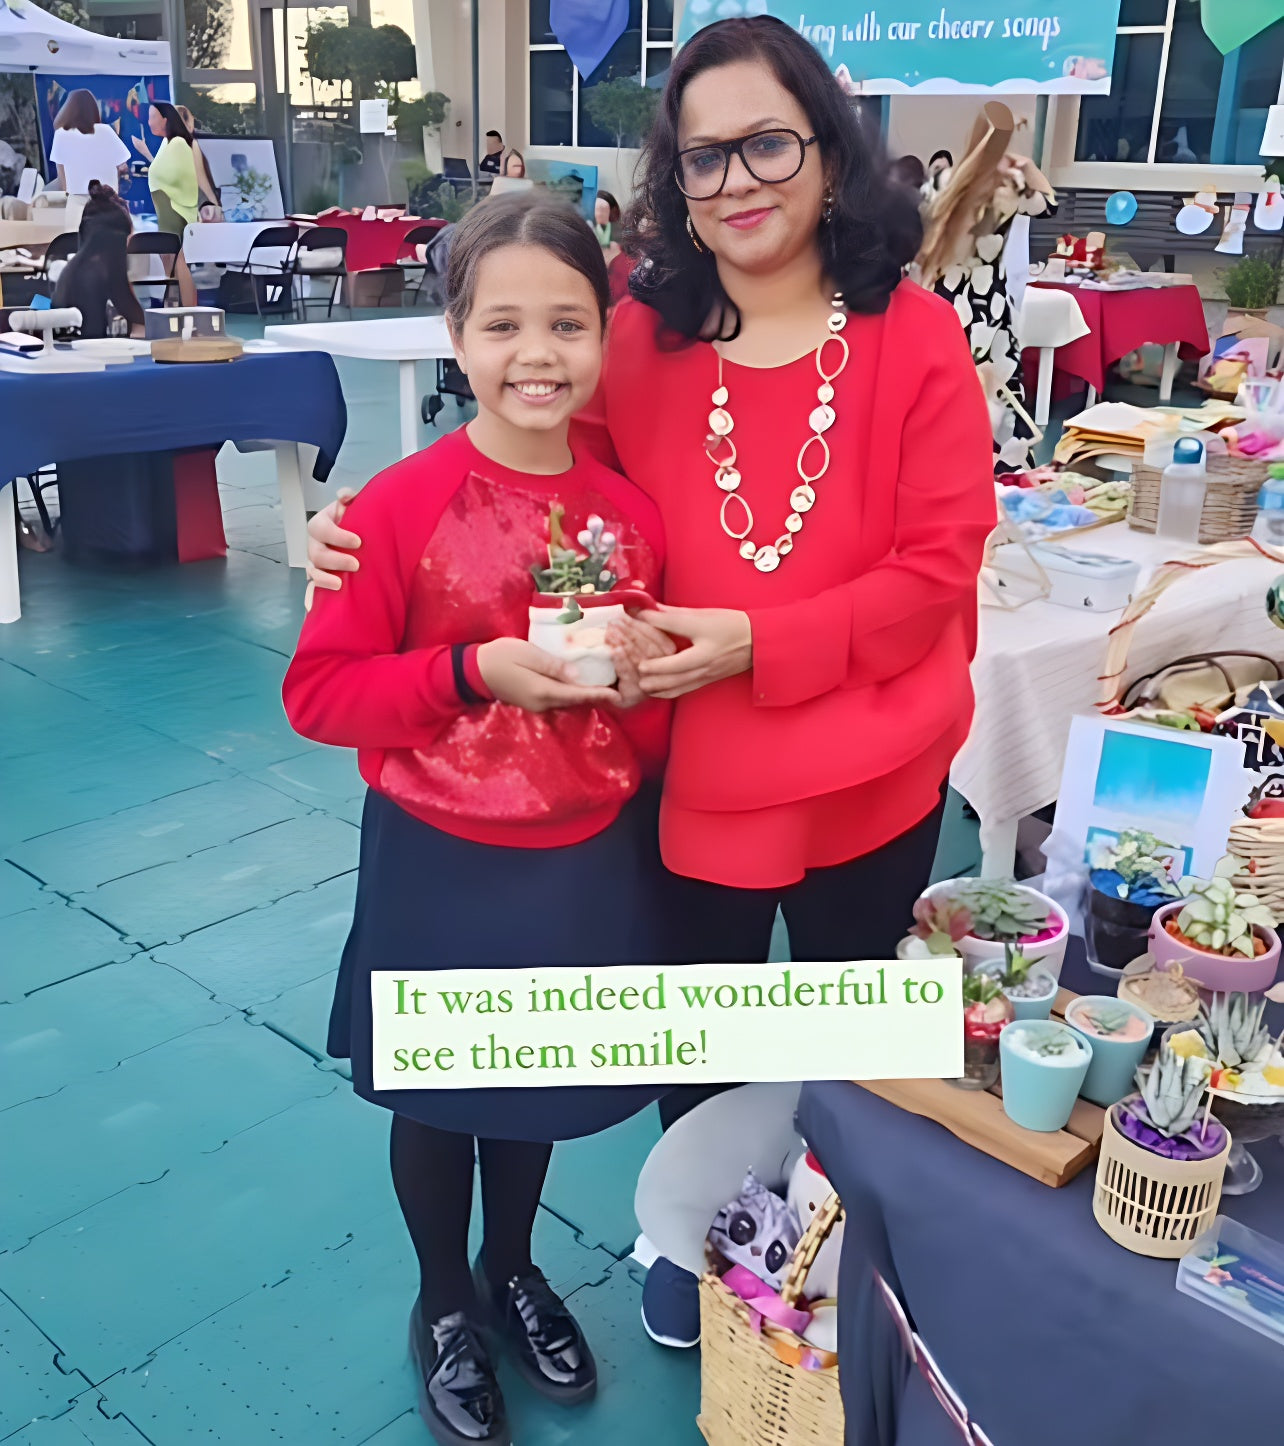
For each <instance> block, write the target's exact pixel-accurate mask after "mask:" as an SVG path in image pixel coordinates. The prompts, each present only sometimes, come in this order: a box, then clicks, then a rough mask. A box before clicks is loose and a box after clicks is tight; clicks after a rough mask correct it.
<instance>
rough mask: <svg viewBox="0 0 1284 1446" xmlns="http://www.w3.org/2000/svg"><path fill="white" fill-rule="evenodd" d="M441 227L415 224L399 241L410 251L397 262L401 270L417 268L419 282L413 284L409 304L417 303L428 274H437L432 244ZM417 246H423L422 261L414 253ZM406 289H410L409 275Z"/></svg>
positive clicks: (408, 270)
mask: <svg viewBox="0 0 1284 1446" xmlns="http://www.w3.org/2000/svg"><path fill="white" fill-rule="evenodd" d="M443 229H444V228H443V227H441V226H429V225H423V226H416V227H415V229H414V230H413V231H408V232H407V233H406V237H405V240H404V241H402V243H401V244H402V246H403V247H405V248H406V249H407V250H409V252H410V253H411V254H410V255H409V256H403V257H402V258H401V260H400V261H398V263H397V264H398V265H399V266H400V267H401V269H402V271H404V272H407V273H409V272H411V271H413V270H414V269H415V267H416V266H417V267H418V268H419V282H418V284H417V285H416V286H415V288H414V294H413V295H412V296H411V298H410V304H411V306H415V305H417V304H418V302H419V297H420V295H421V293H422V292H423V289H424V282H425V281H426V280H427V279H428V277H429V275H434V276H435V275H437V267H436V265H435V264H434V262H433V258H432V245H433V242H434V241H435V240H436V239H437V237H438V236H440V235H441V233H442V230H443ZM417 246H422V247H423V248H424V259H423V260H422V261H420V260H419V259H418V257H417V256H416V255H415V248H416V247H417ZM406 290H407V291H409V290H410V277H409V275H407V277H406Z"/></svg>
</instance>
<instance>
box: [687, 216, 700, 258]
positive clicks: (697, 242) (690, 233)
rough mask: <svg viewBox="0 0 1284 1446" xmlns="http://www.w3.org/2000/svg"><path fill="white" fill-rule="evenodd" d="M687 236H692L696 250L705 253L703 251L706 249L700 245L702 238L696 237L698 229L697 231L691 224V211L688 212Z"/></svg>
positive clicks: (692, 242)
mask: <svg viewBox="0 0 1284 1446" xmlns="http://www.w3.org/2000/svg"><path fill="white" fill-rule="evenodd" d="M687 235H688V236H690V238H691V244H692V245H693V246H694V247H695V249H696V250H697V251H703V250H704V247H703V246H702V245H701V244H700V238H699V237H698V236H697V235H696V229H695V227H694V226H693V225H692V224H691V212H690V211H688V212H687Z"/></svg>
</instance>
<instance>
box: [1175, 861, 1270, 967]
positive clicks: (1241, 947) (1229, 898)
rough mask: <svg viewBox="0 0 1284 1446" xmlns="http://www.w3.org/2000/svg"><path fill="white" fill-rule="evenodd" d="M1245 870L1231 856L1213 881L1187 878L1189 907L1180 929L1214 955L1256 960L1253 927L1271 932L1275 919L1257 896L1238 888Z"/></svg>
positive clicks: (1179, 920)
mask: <svg viewBox="0 0 1284 1446" xmlns="http://www.w3.org/2000/svg"><path fill="white" fill-rule="evenodd" d="M1243 871H1244V866H1243V864H1242V863H1240V861H1239V860H1238V859H1236V858H1233V857H1232V856H1231V855H1230V854H1227V856H1226V857H1225V858H1224V859H1222V860H1221V862H1220V863H1219V864H1218V865H1217V867H1216V868H1215V869H1214V870H1213V877H1212V878H1211V879H1196V878H1185V879H1183V880H1182V881H1181V891H1182V893H1183V894H1184V895H1185V896H1186V899H1187V903H1186V906H1185V908H1184V909H1182V911H1181V913H1180V914H1179V915H1178V916H1177V927H1178V928H1179V929H1180V930H1181V932H1182V933H1183V934H1184V935H1185V936H1186V937H1187V938H1188V939H1189V940H1190V941H1191V943H1192V944H1197V945H1198V946H1199V947H1200V948H1201V949H1207V950H1208V952H1209V953H1210V954H1225V955H1232V954H1241V955H1243V956H1244V958H1246V959H1252V958H1253V957H1254V956H1255V953H1256V945H1255V943H1254V937H1253V927H1254V925H1256V926H1257V927H1259V928H1263V929H1271V928H1274V926H1275V917H1274V915H1273V914H1272V913H1271V911H1270V910H1269V909H1268V908H1267V907H1266V905H1265V904H1263V903H1261V902H1260V900H1259V899H1258V897H1257V895H1256V894H1253V893H1249V892H1247V891H1244V890H1237V889H1236V888H1235V882H1234V881H1235V880H1236V879H1237V878H1238V877H1239V876H1240V874H1241V873H1243Z"/></svg>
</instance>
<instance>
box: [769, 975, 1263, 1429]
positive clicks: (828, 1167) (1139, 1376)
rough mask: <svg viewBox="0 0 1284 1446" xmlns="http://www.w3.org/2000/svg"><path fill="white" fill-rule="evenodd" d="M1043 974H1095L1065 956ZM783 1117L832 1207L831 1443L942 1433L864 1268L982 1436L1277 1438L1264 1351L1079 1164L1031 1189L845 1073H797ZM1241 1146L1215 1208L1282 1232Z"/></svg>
mask: <svg viewBox="0 0 1284 1446" xmlns="http://www.w3.org/2000/svg"><path fill="white" fill-rule="evenodd" d="M1062 982H1063V983H1065V984H1066V985H1067V986H1068V987H1070V988H1074V989H1077V990H1078V991H1079V992H1098V993H1102V992H1105V993H1110V992H1113V991H1112V990H1111V989H1110V988H1109V986H1108V985H1107V986H1106V987H1105V988H1104V989H1102V988H1101V985H1102V983H1103V981H1100V980H1096V981H1095V982H1094V976H1092V975H1091V974H1089V973H1088V972H1087V971H1086V969H1084V968H1083V965H1082V962H1081V958H1080V957H1079V956H1077V955H1076V957H1075V958H1074V959H1073V960H1068V961H1067V970H1066V972H1065V974H1064V975H1063V980H1062ZM1278 1027H1279V1026H1278V1025H1277V1028H1278ZM798 1123H799V1128H800V1129H801V1131H802V1133H803V1136H804V1137H805V1138H806V1140H807V1142H808V1144H809V1145H810V1146H811V1148H812V1149H813V1151H814V1152H815V1153H816V1156H817V1158H818V1159H819V1160H820V1162H821V1164H822V1165H823V1166H824V1169H825V1172H826V1174H827V1175H828V1176H829V1179H830V1182H831V1183H832V1184H833V1186H834V1188H835V1189H836V1190H837V1191H838V1193H839V1195H840V1196H841V1197H842V1200H843V1204H844V1206H845V1207H846V1211H847V1226H846V1232H845V1236H844V1244H843V1257H842V1281H843V1285H842V1290H841V1299H840V1304H839V1353H840V1370H841V1373H842V1383H843V1401H844V1404H845V1407H846V1412H847V1446H949V1443H953V1446H957V1443H958V1441H959V1439H960V1437H959V1434H958V1432H957V1431H956V1430H955V1429H954V1427H953V1426H952V1425H951V1424H950V1423H949V1421H948V1419H947V1418H946V1416H945V1414H944V1412H943V1411H942V1410H941V1408H940V1407H939V1406H938V1405H937V1404H936V1402H935V1400H934V1399H933V1397H932V1396H931V1394H930V1393H929V1392H928V1391H927V1389H926V1387H925V1386H924V1385H923V1383H922V1381H921V1379H920V1378H919V1377H918V1376H917V1374H915V1375H914V1376H913V1377H912V1378H910V1379H909V1381H908V1383H907V1379H906V1372H907V1368H906V1365H905V1363H904V1358H903V1354H902V1352H901V1350H900V1346H899V1343H898V1340H897V1337H896V1334H895V1330H894V1327H893V1325H892V1323H891V1319H890V1317H889V1316H888V1313H887V1311H886V1308H885V1307H884V1306H883V1304H882V1303H881V1301H878V1300H876V1299H875V1297H874V1295H873V1292H872V1285H871V1275H870V1271H871V1267H872V1268H875V1269H877V1270H879V1271H881V1273H882V1274H883V1276H884V1277H885V1279H886V1280H887V1281H888V1283H889V1284H890V1285H891V1286H892V1288H893V1289H894V1290H895V1291H896V1292H897V1294H898V1296H899V1297H900V1299H901V1301H902V1302H903V1303H904V1304H905V1307H906V1309H907V1311H908V1313H909V1315H910V1318H911V1320H912V1321H913V1323H914V1326H915V1328H916V1330H917V1331H918V1332H919V1334H920V1335H921V1336H922V1338H923V1340H924V1341H926V1343H927V1345H928V1346H929V1348H930V1349H931V1351H932V1353H933V1355H934V1356H935V1358H936V1362H937V1364H938V1366H939V1367H940V1369H941V1371H942V1372H943V1374H944V1375H945V1377H946V1379H947V1380H948V1381H949V1382H950V1384H951V1385H952V1386H953V1387H954V1389H955V1390H956V1391H957V1392H958V1394H959V1395H960V1396H961V1397H962V1398H963V1400H964V1401H965V1402H966V1404H967V1407H968V1411H969V1414H970V1416H971V1418H972V1419H973V1420H974V1421H976V1422H977V1423H978V1424H979V1425H980V1426H981V1427H982V1428H983V1429H984V1430H985V1431H986V1433H987V1434H988V1435H989V1437H990V1438H991V1440H992V1441H993V1442H994V1443H995V1446H1084V1443H1093V1446H1132V1443H1143V1442H1144V1443H1147V1446H1149V1443H1152V1442H1153V1443H1158V1442H1172V1443H1176V1446H1188V1443H1189V1446H1195V1443H1204V1442H1208V1441H1216V1440H1222V1439H1226V1438H1229V1437H1235V1438H1246V1439H1247V1438H1250V1437H1252V1436H1255V1435H1256V1436H1258V1437H1259V1438H1260V1439H1262V1440H1267V1439H1271V1440H1276V1441H1278V1440H1281V1439H1284V1349H1282V1348H1281V1347H1280V1346H1278V1345H1276V1344H1274V1343H1273V1342H1271V1341H1269V1340H1268V1339H1266V1337H1264V1336H1261V1335H1258V1334H1257V1333H1256V1332H1255V1331H1252V1330H1249V1329H1247V1328H1246V1327H1244V1326H1241V1325H1238V1324H1236V1323H1235V1322H1233V1321H1231V1320H1229V1319H1227V1318H1226V1317H1225V1316H1222V1315H1220V1314H1218V1312H1216V1311H1214V1310H1212V1309H1211V1308H1210V1307H1208V1306H1205V1305H1203V1304H1201V1303H1200V1302H1198V1301H1195V1300H1192V1299H1191V1298H1190V1297H1189V1296H1185V1295H1179V1294H1178V1292H1177V1289H1176V1285H1175V1282H1176V1276H1177V1264H1176V1262H1175V1261H1159V1260H1149V1259H1146V1258H1144V1257H1143V1256H1140V1255H1134V1254H1132V1253H1131V1252H1130V1251H1127V1250H1124V1249H1122V1248H1121V1247H1120V1246H1118V1245H1116V1244H1114V1242H1113V1241H1111V1240H1110V1239H1109V1237H1108V1236H1106V1235H1105V1234H1104V1233H1103V1232H1102V1231H1101V1229H1100V1228H1099V1227H1098V1225H1097V1224H1096V1222H1095V1221H1094V1219H1093V1216H1092V1186H1093V1178H1094V1171H1093V1170H1092V1169H1088V1170H1086V1171H1085V1172H1084V1173H1083V1174H1082V1175H1080V1176H1079V1178H1078V1179H1077V1180H1074V1181H1072V1182H1071V1184H1069V1185H1067V1186H1065V1187H1064V1188H1063V1189H1060V1190H1052V1189H1049V1188H1048V1187H1047V1186H1046V1185H1041V1184H1039V1183H1038V1182H1037V1181H1035V1180H1031V1179H1029V1178H1028V1177H1027V1176H1025V1175H1022V1174H1021V1173H1020V1172H1019V1171H1016V1170H1013V1169H1010V1168H1009V1167H1008V1166H1006V1165H1002V1164H1000V1163H999V1162H998V1161H996V1160H992V1159H990V1158H989V1156H987V1155H984V1154H981V1153H980V1152H979V1151H977V1150H974V1149H972V1148H971V1147H970V1146H968V1145H965V1144H963V1143H962V1142H961V1141H960V1140H957V1139H955V1138H954V1136H953V1135H951V1134H950V1133H949V1132H948V1131H947V1130H945V1129H943V1128H942V1127H941V1126H939V1125H937V1124H934V1123H933V1122H931V1121H930V1120H924V1119H920V1118H919V1117H918V1116H916V1115H910V1114H906V1113H905V1112H904V1111H902V1110H898V1109H897V1108H896V1107H895V1106H893V1105H889V1104H887V1103H885V1102H884V1101H883V1100H880V1099H877V1098H876V1097H875V1096H874V1095H871V1094H868V1093H867V1092H866V1091H865V1090H862V1089H860V1088H859V1086H857V1085H852V1084H842V1083H829V1084H809V1085H807V1086H805V1088H804V1089H803V1093H802V1099H801V1102H800V1104H799V1110H798ZM1251 1149H1252V1152H1253V1154H1254V1155H1255V1156H1256V1157H1257V1159H1258V1160H1259V1161H1260V1163H1261V1164H1262V1166H1263V1168H1264V1170H1265V1172H1266V1179H1265V1180H1264V1182H1263V1184H1262V1186H1261V1188H1260V1189H1259V1190H1257V1191H1256V1192H1255V1193H1253V1194H1251V1195H1243V1196H1238V1197H1235V1198H1229V1197H1228V1198H1225V1199H1224V1200H1223V1202H1222V1212H1223V1213H1224V1214H1227V1215H1231V1216H1234V1217H1235V1218H1236V1219H1237V1220H1241V1221H1243V1223H1244V1224H1246V1225H1249V1226H1251V1227H1252V1228H1253V1229H1255V1230H1259V1231H1261V1232H1262V1233H1263V1234H1265V1235H1269V1236H1273V1237H1274V1238H1276V1239H1284V1148H1282V1147H1281V1145H1280V1143H1279V1141H1278V1140H1271V1141H1267V1142H1264V1143H1260V1144H1256V1145H1253V1146H1252V1147H1251Z"/></svg>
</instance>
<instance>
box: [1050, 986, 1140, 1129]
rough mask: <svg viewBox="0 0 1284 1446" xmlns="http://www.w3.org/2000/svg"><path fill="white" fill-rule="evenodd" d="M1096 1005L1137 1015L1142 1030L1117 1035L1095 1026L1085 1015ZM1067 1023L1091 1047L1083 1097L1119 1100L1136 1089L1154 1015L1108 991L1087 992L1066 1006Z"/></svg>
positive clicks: (1098, 1100)
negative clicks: (1123, 1035)
mask: <svg viewBox="0 0 1284 1446" xmlns="http://www.w3.org/2000/svg"><path fill="white" fill-rule="evenodd" d="M1094 1009H1102V1010H1105V1011H1110V1012H1114V1011H1118V1010H1125V1009H1126V1010H1127V1011H1128V1012H1129V1013H1130V1014H1134V1015H1136V1017H1137V1019H1138V1020H1139V1021H1140V1024H1141V1031H1140V1033H1139V1034H1138V1035H1137V1036H1136V1037H1135V1038H1133V1039H1127V1038H1117V1037H1115V1036H1113V1035H1110V1034H1106V1033H1102V1032H1100V1031H1099V1030H1096V1029H1094V1028H1093V1027H1092V1026H1091V1025H1090V1024H1089V1023H1088V1021H1087V1020H1086V1019H1085V1018H1084V1016H1085V1014H1086V1013H1091V1012H1092V1011H1093V1010H1094ZM1066 1023H1067V1024H1068V1025H1069V1026H1070V1027H1071V1029H1073V1030H1074V1032H1075V1033H1076V1034H1077V1035H1078V1036H1079V1037H1080V1039H1082V1040H1084V1041H1085V1042H1086V1043H1087V1044H1089V1045H1090V1046H1091V1048H1092V1062H1091V1064H1089V1066H1088V1072H1087V1075H1086V1077H1085V1078H1084V1081H1083V1088H1082V1090H1081V1091H1080V1093H1081V1094H1082V1095H1083V1097H1084V1099H1086V1100H1091V1101H1092V1103H1093V1104H1095V1105H1102V1106H1107V1107H1108V1106H1110V1105H1115V1104H1118V1103H1119V1101H1120V1100H1121V1099H1123V1098H1124V1096H1125V1095H1130V1094H1132V1093H1133V1091H1134V1090H1135V1089H1136V1087H1137V1086H1136V1080H1135V1076H1136V1073H1137V1068H1138V1066H1139V1065H1140V1064H1141V1062H1142V1060H1143V1059H1144V1058H1145V1057H1146V1051H1147V1050H1148V1049H1149V1048H1150V1041H1151V1036H1152V1035H1153V1033H1154V1029H1155V1021H1154V1019H1153V1018H1152V1016H1151V1015H1149V1014H1147V1012H1146V1011H1145V1010H1144V1009H1142V1008H1141V1006H1140V1005H1137V1004H1133V1003H1131V1002H1130V1001H1128V1000H1124V999H1116V998H1115V997H1114V996H1113V995H1109V994H1085V995H1083V996H1082V997H1080V998H1079V999H1076V1000H1075V1001H1074V1003H1073V1004H1071V1006H1070V1007H1069V1009H1067V1010H1066Z"/></svg>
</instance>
